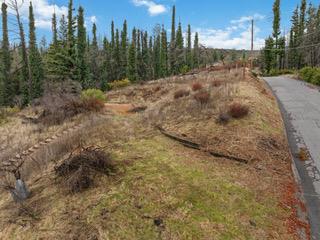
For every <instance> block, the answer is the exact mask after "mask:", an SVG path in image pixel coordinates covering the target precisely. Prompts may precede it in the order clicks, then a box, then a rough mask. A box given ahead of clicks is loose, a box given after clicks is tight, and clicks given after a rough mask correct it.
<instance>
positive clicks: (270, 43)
mask: <svg viewBox="0 0 320 240" xmlns="http://www.w3.org/2000/svg"><path fill="white" fill-rule="evenodd" d="M274 44H275V42H274V40H273V38H272V37H269V38H267V39H266V43H265V49H264V64H265V66H264V68H265V70H266V72H267V73H270V71H271V69H272V68H273V67H274V60H275V58H274V51H273V50H274Z"/></svg>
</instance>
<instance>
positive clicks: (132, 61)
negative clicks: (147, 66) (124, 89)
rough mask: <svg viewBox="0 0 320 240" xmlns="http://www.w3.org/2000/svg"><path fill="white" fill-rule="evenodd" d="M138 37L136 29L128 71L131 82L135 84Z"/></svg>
mask: <svg viewBox="0 0 320 240" xmlns="http://www.w3.org/2000/svg"><path fill="white" fill-rule="evenodd" d="M136 35H137V31H136V29H135V28H134V29H133V30H132V38H131V44H130V48H129V55H128V69H127V76H128V79H129V80H130V81H131V82H135V81H136V80H137V78H138V77H137V75H138V74H137V61H136Z"/></svg>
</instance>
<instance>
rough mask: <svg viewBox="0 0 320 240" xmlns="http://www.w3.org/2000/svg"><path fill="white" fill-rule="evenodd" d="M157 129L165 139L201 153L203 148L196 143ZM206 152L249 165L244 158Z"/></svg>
mask: <svg viewBox="0 0 320 240" xmlns="http://www.w3.org/2000/svg"><path fill="white" fill-rule="evenodd" d="M157 128H158V129H159V131H160V132H161V133H162V134H163V135H164V136H166V137H168V138H170V139H172V140H175V141H177V142H179V143H181V144H182V145H183V146H185V147H188V148H192V149H196V150H199V151H202V150H203V148H202V147H201V145H200V144H198V143H194V142H191V141H190V140H187V139H183V138H181V137H178V136H175V135H173V134H171V133H168V132H167V131H165V130H164V129H163V128H162V127H160V126H157ZM206 152H208V153H209V154H210V155H212V156H214V157H217V158H226V159H229V160H232V161H236V162H240V163H245V164H248V163H249V160H247V159H244V158H239V157H235V156H230V155H226V154H222V153H217V152H212V151H206Z"/></svg>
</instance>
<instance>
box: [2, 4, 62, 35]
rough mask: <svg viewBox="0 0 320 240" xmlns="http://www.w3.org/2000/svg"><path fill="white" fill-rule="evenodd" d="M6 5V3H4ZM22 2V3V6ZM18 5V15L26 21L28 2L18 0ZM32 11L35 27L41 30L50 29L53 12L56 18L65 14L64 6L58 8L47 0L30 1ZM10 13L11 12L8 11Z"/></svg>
mask: <svg viewBox="0 0 320 240" xmlns="http://www.w3.org/2000/svg"><path fill="white" fill-rule="evenodd" d="M0 2H1V3H2V2H4V0H0ZM6 2H7V3H8V1H6ZM22 2H24V3H23V4H22ZM18 3H19V4H20V5H21V8H20V14H21V16H22V18H23V19H27V18H28V15H29V1H23V0H18ZM32 4H33V11H34V15H35V20H36V27H38V28H43V29H50V28H51V19H52V14H53V13H54V11H55V12H56V15H57V17H58V18H60V16H61V15H62V14H65V15H66V14H67V11H68V9H67V7H66V6H58V5H56V4H50V3H49V1H48V0H32ZM9 11H11V10H9Z"/></svg>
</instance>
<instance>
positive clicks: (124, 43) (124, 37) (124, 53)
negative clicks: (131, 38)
mask: <svg viewBox="0 0 320 240" xmlns="http://www.w3.org/2000/svg"><path fill="white" fill-rule="evenodd" d="M120 59H121V68H120V79H124V78H126V73H127V59H128V26H127V21H126V20H125V21H124V23H123V28H122V31H121V56H120Z"/></svg>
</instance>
